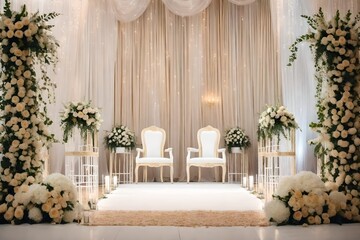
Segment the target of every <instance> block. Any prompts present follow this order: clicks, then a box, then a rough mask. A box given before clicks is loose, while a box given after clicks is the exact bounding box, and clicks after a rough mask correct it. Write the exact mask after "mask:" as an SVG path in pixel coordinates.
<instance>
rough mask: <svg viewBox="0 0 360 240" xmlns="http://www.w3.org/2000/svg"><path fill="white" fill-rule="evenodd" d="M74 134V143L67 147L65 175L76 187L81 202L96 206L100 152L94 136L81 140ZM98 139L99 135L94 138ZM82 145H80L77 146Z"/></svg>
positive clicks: (68, 144) (71, 142) (70, 142)
mask: <svg viewBox="0 0 360 240" xmlns="http://www.w3.org/2000/svg"><path fill="white" fill-rule="evenodd" d="M77 134H78V132H77V131H76V132H74V135H73V136H74V137H73V139H72V141H69V143H67V144H66V145H65V175H66V176H67V177H69V178H70V179H71V180H72V181H73V183H74V184H75V186H76V189H77V192H78V199H79V202H80V203H81V204H83V205H85V206H88V204H89V202H90V203H91V205H92V206H93V207H94V206H96V203H97V200H98V197H99V152H98V147H97V146H96V145H95V144H96V143H97V140H96V139H93V137H92V136H90V134H89V136H88V137H87V139H85V140H83V139H80V141H79V135H77ZM94 138H97V135H96V136H94ZM75 143H77V144H78V143H80V145H75Z"/></svg>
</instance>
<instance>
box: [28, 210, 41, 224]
mask: <svg viewBox="0 0 360 240" xmlns="http://www.w3.org/2000/svg"><path fill="white" fill-rule="evenodd" d="M29 218H30V219H31V220H33V221H35V222H37V223H39V222H41V221H42V219H43V215H42V213H41V210H40V209H39V208H37V207H32V208H31V209H30V210H29Z"/></svg>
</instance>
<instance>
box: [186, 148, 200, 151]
mask: <svg viewBox="0 0 360 240" xmlns="http://www.w3.org/2000/svg"><path fill="white" fill-rule="evenodd" d="M187 151H188V152H199V149H197V148H191V147H188V148H187Z"/></svg>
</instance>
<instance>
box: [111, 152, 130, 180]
mask: <svg viewBox="0 0 360 240" xmlns="http://www.w3.org/2000/svg"><path fill="white" fill-rule="evenodd" d="M114 176H116V177H117V184H121V183H124V184H128V183H133V182H134V159H133V154H132V151H130V150H127V149H125V148H122V147H117V148H116V149H115V152H112V153H110V178H111V179H114ZM111 182H112V184H113V181H111ZM113 185H114V184H113ZM113 187H116V186H113Z"/></svg>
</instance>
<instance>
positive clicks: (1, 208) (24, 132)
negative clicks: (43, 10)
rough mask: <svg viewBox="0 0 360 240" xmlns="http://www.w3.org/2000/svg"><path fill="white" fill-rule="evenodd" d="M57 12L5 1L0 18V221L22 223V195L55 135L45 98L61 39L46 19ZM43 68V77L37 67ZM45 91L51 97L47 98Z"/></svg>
mask: <svg viewBox="0 0 360 240" xmlns="http://www.w3.org/2000/svg"><path fill="white" fill-rule="evenodd" d="M56 16H57V14H56V13H50V14H44V15H39V13H35V14H33V15H31V14H28V12H27V11H26V7H25V5H24V6H23V7H22V8H21V10H20V12H15V11H12V10H11V9H10V2H9V1H5V7H4V12H3V13H1V15H0V17H1V19H0V41H1V45H0V52H1V79H0V80H1V82H0V83H1V84H0V93H1V98H0V110H1V119H0V123H1V125H0V132H1V135H0V143H1V153H2V154H3V157H2V160H1V167H0V176H1V179H0V222H15V223H17V222H21V221H23V220H24V219H25V217H24V212H25V211H26V210H25V207H26V205H27V204H28V201H27V200H26V201H25V199H26V198H25V197H24V196H23V195H22V194H26V193H27V192H28V188H29V185H31V184H33V183H39V182H41V181H42V170H43V163H44V160H43V156H42V149H43V148H44V147H48V146H49V143H50V142H52V141H53V140H54V137H53V135H52V134H51V133H50V132H49V131H48V126H49V125H50V124H51V120H50V119H49V118H48V117H47V115H46V102H47V101H46V100H47V99H46V98H47V97H49V99H50V100H51V99H53V95H52V93H53V88H54V84H53V83H52V82H51V81H50V79H49V78H48V76H47V75H46V69H45V66H46V65H48V64H54V63H56V61H57V58H56V49H57V46H58V44H57V42H56V40H55V39H54V38H53V37H52V36H51V35H50V30H51V28H52V26H51V25H48V24H47V22H48V21H49V20H51V19H53V18H54V17H56ZM36 67H39V69H40V70H41V73H42V74H41V80H39V79H37V78H36V71H35V68H36ZM44 96H47V97H44Z"/></svg>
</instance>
